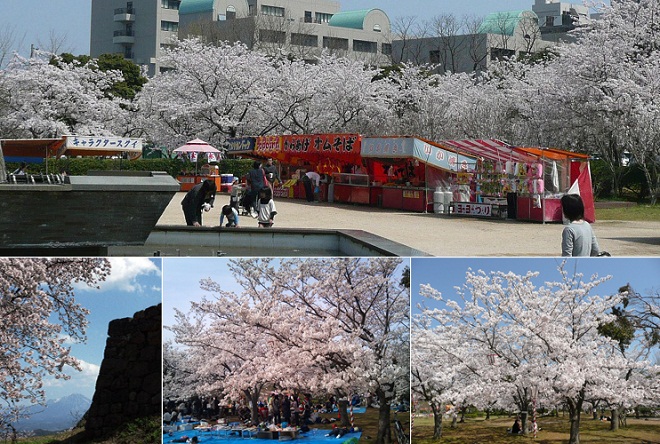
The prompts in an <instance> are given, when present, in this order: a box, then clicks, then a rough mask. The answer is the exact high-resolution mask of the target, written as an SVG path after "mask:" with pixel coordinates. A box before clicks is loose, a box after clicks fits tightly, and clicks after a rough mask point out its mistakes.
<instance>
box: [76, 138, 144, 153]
mask: <svg viewBox="0 0 660 444" xmlns="http://www.w3.org/2000/svg"><path fill="white" fill-rule="evenodd" d="M65 146H66V149H75V148H85V149H98V150H99V151H103V150H111V149H114V150H117V151H122V150H123V149H124V148H125V149H126V151H132V150H140V151H142V139H132V138H130V137H95V136H66V144H65Z"/></svg>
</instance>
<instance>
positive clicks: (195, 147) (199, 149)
mask: <svg viewBox="0 0 660 444" xmlns="http://www.w3.org/2000/svg"><path fill="white" fill-rule="evenodd" d="M174 152H175V153H219V152H220V150H219V149H217V148H213V147H212V146H211V145H209V144H208V142H204V141H203V140H201V139H195V140H191V141H190V142H187V143H186V144H185V145H183V146H180V147H179V148H177V149H175V150H174Z"/></svg>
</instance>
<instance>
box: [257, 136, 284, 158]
mask: <svg viewBox="0 0 660 444" xmlns="http://www.w3.org/2000/svg"><path fill="white" fill-rule="evenodd" d="M254 152H255V153H256V154H259V155H262V156H272V155H275V154H279V153H281V152H282V137H281V136H260V137H257V138H256V140H255V145H254Z"/></svg>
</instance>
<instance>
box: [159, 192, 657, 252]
mask: <svg viewBox="0 0 660 444" xmlns="http://www.w3.org/2000/svg"><path fill="white" fill-rule="evenodd" d="M184 195H185V193H182V192H180V193H177V194H176V195H175V196H174V197H173V198H172V201H171V202H170V205H169V206H168V207H167V209H166V210H165V212H164V213H163V215H162V217H161V218H160V220H159V221H158V225H185V222H184V218H183V212H182V211H181V200H182V199H183V196H184ZM227 203H229V196H228V195H226V194H221V193H220V194H218V195H217V197H216V202H215V207H214V208H213V209H211V211H209V212H208V213H204V215H203V221H204V226H209V227H214V226H218V225H219V222H220V208H222V206H223V205H225V204H227ZM276 205H277V211H278V214H277V216H276V217H275V226H274V227H273V228H272V230H277V229H278V228H319V229H353V230H364V231H368V232H370V233H373V234H376V235H378V236H382V237H384V238H387V239H390V240H392V241H395V242H399V243H401V244H404V245H407V246H409V247H411V248H414V249H417V250H420V251H423V252H426V253H428V254H431V255H433V256H559V255H560V254H561V232H562V225H561V224H557V223H547V224H541V223H538V222H522V221H515V220H495V219H493V220H485V219H477V218H466V217H459V216H449V215H437V214H433V213H428V214H423V213H413V212H405V211H397V210H390V209H381V208H373V207H366V206H359V205H348V204H338V203H332V204H330V203H325V202H324V203H307V202H305V201H303V200H298V199H278V200H276ZM240 222H241V225H242V226H245V227H256V226H257V222H256V220H254V219H252V218H251V217H249V216H242V217H241V220H240ZM238 229H240V228H238ZM594 231H595V232H596V236H597V237H598V241H599V243H600V246H601V249H603V250H605V251H608V252H610V253H611V254H612V255H613V256H651V255H653V256H657V255H660V221H642V222H637V221H602V222H598V221H597V222H596V223H595V224H594ZM603 260H605V259H603Z"/></svg>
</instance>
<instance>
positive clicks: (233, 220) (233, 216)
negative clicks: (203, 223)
mask: <svg viewBox="0 0 660 444" xmlns="http://www.w3.org/2000/svg"><path fill="white" fill-rule="evenodd" d="M225 217H226V218H227V225H225V226H226V227H238V210H237V209H236V208H235V207H233V206H232V205H231V204H229V205H225V206H224V207H222V210H221V211H220V227H222V224H223V222H224V220H225Z"/></svg>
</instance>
